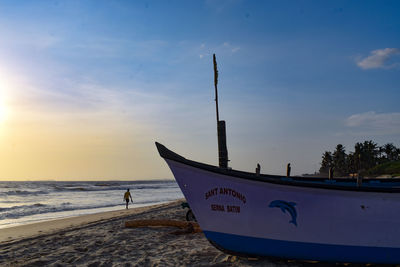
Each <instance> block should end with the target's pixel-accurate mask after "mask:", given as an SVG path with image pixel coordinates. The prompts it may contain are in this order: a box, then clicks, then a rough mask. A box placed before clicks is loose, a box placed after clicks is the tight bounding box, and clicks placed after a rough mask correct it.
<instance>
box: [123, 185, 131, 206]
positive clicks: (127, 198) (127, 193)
mask: <svg viewBox="0 0 400 267" xmlns="http://www.w3.org/2000/svg"><path fill="white" fill-rule="evenodd" d="M129 198H130V199H131V202H132V203H133V200H132V196H131V193H130V192H129V188H128V189H127V190H126V192H125V194H124V200H125V201H126V209H128V204H129Z"/></svg>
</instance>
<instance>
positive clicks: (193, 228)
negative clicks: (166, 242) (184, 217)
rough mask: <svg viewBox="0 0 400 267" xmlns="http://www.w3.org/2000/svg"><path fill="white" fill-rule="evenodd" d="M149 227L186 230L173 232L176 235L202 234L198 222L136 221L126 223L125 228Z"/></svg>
mask: <svg viewBox="0 0 400 267" xmlns="http://www.w3.org/2000/svg"><path fill="white" fill-rule="evenodd" d="M149 226H167V227H168V226H172V227H178V228H181V229H184V230H183V231H176V232H173V233H174V234H185V233H200V232H201V229H200V226H199V224H198V223H196V222H188V221H177V220H134V221H126V222H125V227H127V228H137V227H149Z"/></svg>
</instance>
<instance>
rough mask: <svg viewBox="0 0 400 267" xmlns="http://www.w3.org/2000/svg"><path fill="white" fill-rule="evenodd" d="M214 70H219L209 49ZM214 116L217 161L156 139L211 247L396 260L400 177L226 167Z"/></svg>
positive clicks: (399, 253)
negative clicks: (293, 173) (271, 172)
mask: <svg viewBox="0 0 400 267" xmlns="http://www.w3.org/2000/svg"><path fill="white" fill-rule="evenodd" d="M214 70H215V72H216V76H217V70H216V61H215V55H214ZM216 83H217V82H215V84H216ZM216 90H217V88H216ZM216 95H217V93H216ZM217 110H218V106H217ZM217 118H218V113H217ZM217 122H218V124H217V126H218V127H217V129H218V146H219V166H214V165H209V164H205V163H200V162H196V161H193V160H189V159H186V158H185V157H183V156H181V155H179V154H177V153H175V152H173V151H171V150H169V149H168V148H167V147H165V146H164V145H162V144H160V143H157V142H156V146H157V149H158V152H159V154H160V156H161V157H162V158H164V160H165V161H166V163H167V164H168V166H169V168H170V169H171V171H172V173H173V175H174V177H175V180H176V181H177V183H178V185H179V187H180V189H181V190H182V193H183V194H184V196H185V198H186V200H187V202H188V203H189V205H190V207H191V209H192V210H193V213H194V214H195V216H196V219H197V222H198V223H199V225H200V227H201V229H202V230H203V232H204V235H205V236H206V238H207V239H208V240H209V241H210V242H211V243H212V244H213V245H214V246H216V247H217V248H219V249H221V250H222V251H225V252H228V253H231V254H235V255H236V254H237V255H247V256H267V257H274V258H286V259H294V260H312V261H323V262H346V263H377V264H395V263H400V180H399V179H385V180H380V179H364V180H363V181H362V183H361V182H360V181H359V180H358V181H357V180H356V179H350V178H348V179H345V178H336V179H335V178H331V179H327V178H324V177H320V178H314V177H297V176H289V175H286V176H283V175H282V176H279V175H268V174H261V173H260V172H259V168H258V170H256V171H255V172H245V171H239V170H234V169H232V168H230V167H228V157H227V150H226V138H225V137H224V135H225V128H224V127H225V122H223V123H220V121H219V119H217ZM221 132H222V133H221Z"/></svg>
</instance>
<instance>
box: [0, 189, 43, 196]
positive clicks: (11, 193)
mask: <svg viewBox="0 0 400 267" xmlns="http://www.w3.org/2000/svg"><path fill="white" fill-rule="evenodd" d="M48 193H49V192H48V191H26V190H10V191H6V192H1V193H0V195H5V196H21V195H35V196H36V195H43V194H48Z"/></svg>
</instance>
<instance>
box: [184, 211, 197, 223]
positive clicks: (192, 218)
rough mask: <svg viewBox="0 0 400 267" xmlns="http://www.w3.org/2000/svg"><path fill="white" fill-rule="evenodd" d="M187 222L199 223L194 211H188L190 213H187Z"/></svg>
mask: <svg viewBox="0 0 400 267" xmlns="http://www.w3.org/2000/svg"><path fill="white" fill-rule="evenodd" d="M186 221H188V222H197V220H196V217H195V216H194V214H193V211H192V210H188V212H186Z"/></svg>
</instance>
